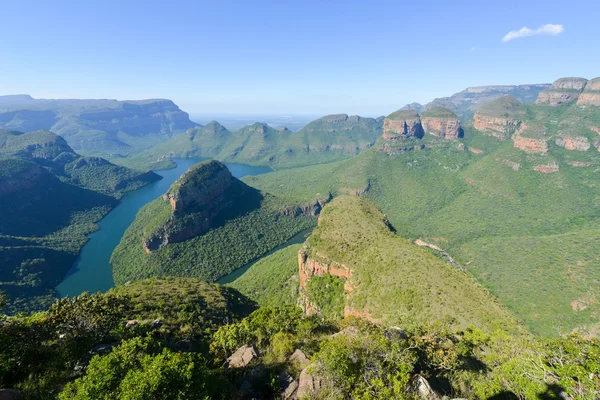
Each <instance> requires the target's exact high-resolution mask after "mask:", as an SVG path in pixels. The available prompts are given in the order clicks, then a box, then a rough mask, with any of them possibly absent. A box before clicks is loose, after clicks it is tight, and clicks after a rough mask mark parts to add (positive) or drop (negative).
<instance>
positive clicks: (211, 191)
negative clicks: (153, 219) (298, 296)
mask: <svg viewBox="0 0 600 400" xmlns="http://www.w3.org/2000/svg"><path fill="white" fill-rule="evenodd" d="M260 197H261V195H260V193H259V192H258V191H256V190H255V189H252V188H250V187H249V186H247V185H245V184H244V183H242V182H241V181H239V180H237V179H236V178H234V177H233V176H232V175H231V173H230V172H229V170H228V169H227V167H225V165H223V164H222V163H220V162H218V161H214V160H211V161H208V162H203V163H200V164H197V165H195V166H193V167H192V168H190V169H189V170H188V171H187V172H186V173H184V174H183V175H182V176H181V177H180V178H179V179H178V180H177V181H175V183H174V184H173V185H171V187H170V188H169V191H168V192H167V193H166V194H164V195H163V197H162V199H161V201H162V202H163V204H162V205H161V211H160V214H161V215H162V216H163V221H162V223H158V224H156V225H157V226H156V227H154V228H151V230H150V231H149V232H146V235H145V237H144V239H143V243H142V246H143V248H144V250H145V251H146V253H150V252H152V251H154V250H158V249H160V248H162V247H164V246H166V245H167V244H170V243H178V242H183V241H185V240H187V239H190V238H192V237H195V236H198V235H201V234H203V233H205V232H207V231H208V230H209V229H211V228H212V227H214V226H216V225H217V224H219V223H221V222H222V221H223V219H224V218H225V217H227V216H231V215H234V214H237V213H239V212H243V211H244V209H245V208H246V207H248V206H252V204H255V203H257V202H259V201H260V199H259V198H260Z"/></svg>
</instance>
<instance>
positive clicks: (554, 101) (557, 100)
mask: <svg viewBox="0 0 600 400" xmlns="http://www.w3.org/2000/svg"><path fill="white" fill-rule="evenodd" d="M586 83H587V79H585V78H560V79H557V80H556V81H555V82H554V83H553V84H552V86H550V87H549V88H547V89H544V90H542V91H541V92H540V94H539V95H538V98H537V100H536V101H535V103H536V104H541V105H547V106H553V107H555V106H560V105H562V104H569V103H572V102H574V101H576V100H577V99H578V98H579V95H580V94H581V92H583V89H584V88H585V86H586Z"/></svg>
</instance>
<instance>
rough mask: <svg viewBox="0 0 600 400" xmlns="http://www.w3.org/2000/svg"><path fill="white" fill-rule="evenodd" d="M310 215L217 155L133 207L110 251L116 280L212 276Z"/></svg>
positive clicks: (286, 234)
mask: <svg viewBox="0 0 600 400" xmlns="http://www.w3.org/2000/svg"><path fill="white" fill-rule="evenodd" d="M319 207H320V206H319ZM314 215H315V211H314V210H313V209H312V208H311V207H299V206H298V205H297V203H291V202H286V201H284V200H282V199H279V198H277V197H275V196H273V195H271V194H269V193H266V192H260V191H258V190H256V189H254V188H251V187H249V186H247V185H246V184H244V183H242V182H241V181H239V180H238V179H236V178H234V177H233V176H231V173H230V172H229V171H228V170H227V168H226V167H225V166H224V165H223V164H221V163H220V162H218V161H207V162H203V163H200V164H197V165H195V166H193V167H192V168H190V170H188V172H186V173H184V174H183V175H182V176H181V178H179V180H177V181H176V182H175V183H174V184H173V185H172V186H171V188H170V189H169V190H168V192H167V193H166V194H165V195H164V196H163V197H161V198H158V199H156V200H154V201H153V202H151V203H149V204H148V205H146V206H145V207H143V208H142V209H141V210H140V211H139V213H138V215H137V217H136V220H135V221H134V222H133V223H132V224H131V226H130V227H129V228H128V229H127V231H126V232H125V235H124V236H123V238H122V240H121V243H120V244H119V246H118V247H117V248H116V249H115V251H114V253H113V255H112V258H111V263H112V265H113V275H114V278H115V282H116V283H118V284H119V283H125V282H127V281H132V280H138V279H142V278H146V277H152V276H168V275H175V276H191V277H199V278H202V279H204V280H207V281H211V282H212V281H215V280H217V279H218V278H220V277H222V276H224V275H226V274H228V273H231V272H232V271H234V270H235V269H237V268H240V267H242V266H243V265H245V264H246V263H248V262H250V261H252V260H254V259H256V258H257V257H259V256H261V255H263V254H265V253H266V252H268V251H269V250H271V249H272V248H274V247H276V246H278V245H280V244H282V243H284V242H286V241H287V240H288V239H289V238H291V237H292V236H294V235H295V234H296V233H298V232H300V231H302V230H304V229H306V228H308V227H310V226H313V225H314V223H315V216H314Z"/></svg>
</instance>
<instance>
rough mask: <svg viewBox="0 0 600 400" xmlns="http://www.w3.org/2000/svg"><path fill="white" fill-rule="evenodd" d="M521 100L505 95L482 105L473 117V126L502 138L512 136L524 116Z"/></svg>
mask: <svg viewBox="0 0 600 400" xmlns="http://www.w3.org/2000/svg"><path fill="white" fill-rule="evenodd" d="M521 106H522V104H521V102H519V101H518V100H517V99H515V98H514V97H511V96H504V97H501V98H499V99H497V100H494V101H492V102H490V103H488V104H486V105H485V106H483V107H481V108H480V109H479V110H478V111H477V112H476V113H475V116H474V117H473V126H474V127H475V129H477V130H478V131H480V132H483V133H485V134H488V135H490V136H494V137H497V138H498V139H501V140H506V139H508V138H510V136H511V134H512V133H513V132H515V131H516V130H517V128H518V127H519V125H520V124H521V121H522V120H523V118H524V113H523V111H522V110H521Z"/></svg>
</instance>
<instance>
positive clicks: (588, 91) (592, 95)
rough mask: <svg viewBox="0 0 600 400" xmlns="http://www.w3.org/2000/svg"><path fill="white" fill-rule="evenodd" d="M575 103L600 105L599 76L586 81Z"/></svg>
mask: <svg viewBox="0 0 600 400" xmlns="http://www.w3.org/2000/svg"><path fill="white" fill-rule="evenodd" d="M577 105H579V106H586V105H588V106H596V107H600V78H594V79H592V80H590V81H588V82H587V84H586V85H585V89H584V90H583V93H581V94H580V95H579V99H577Z"/></svg>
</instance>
